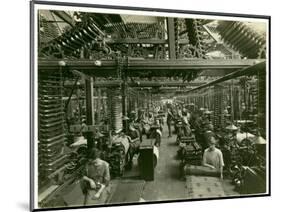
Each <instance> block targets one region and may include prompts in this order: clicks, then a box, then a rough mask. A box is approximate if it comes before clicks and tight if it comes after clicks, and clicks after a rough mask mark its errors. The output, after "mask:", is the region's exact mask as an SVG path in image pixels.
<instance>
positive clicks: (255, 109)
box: [31, 2, 270, 210]
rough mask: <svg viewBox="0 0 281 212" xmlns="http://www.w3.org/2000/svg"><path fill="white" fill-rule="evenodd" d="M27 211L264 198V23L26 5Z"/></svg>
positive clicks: (223, 16)
mask: <svg viewBox="0 0 281 212" xmlns="http://www.w3.org/2000/svg"><path fill="white" fill-rule="evenodd" d="M31 21H32V22H33V28H32V29H31V41H32V42H31V57H32V62H31V64H32V65H31V97H32V98H31V99H32V100H31V101H32V102H31V111H32V116H31V119H32V130H31V138H32V139H31V158H32V159H31V165H32V170H31V182H32V183H31V204H32V208H33V210H42V209H44V210H45V209H60V208H63V209H65V208H83V207H101V206H116V205H118V206H122V205H129V204H149V203H162V202H166V203H167V202H175V201H176V202H179V201H195V200H212V199H228V198H240V197H257V196H268V195H270V180H269V179H270V125H269V119H270V111H269V104H270V102H269V100H270V92H269V91H270V90H269V86H270V80H269V76H270V75H269V74H270V68H269V67H270V58H269V56H270V55H269V48H270V46H269V43H270V42H269V37H270V17H269V16H257V15H239V14H219V13H218V14H216V13H208V12H207V11H206V12H193V11H173V10H161V9H153V10H152V9H151V10H150V9H148V8H129V7H127V8H126V7H123V8H122V7H114V6H112V7H110V6H107V7H105V6H99V5H92V6H91V5H84V6H83V4H81V5H79V4H77V5H75V6H74V5H67V4H65V5H64V4H63V3H60V4H54V5H52V4H47V3H42V2H41V3H36V2H33V3H31Z"/></svg>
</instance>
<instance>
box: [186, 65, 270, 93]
mask: <svg viewBox="0 0 281 212" xmlns="http://www.w3.org/2000/svg"><path fill="white" fill-rule="evenodd" d="M265 70H266V63H265V61H263V62H260V63H258V64H255V65H253V66H250V67H247V68H243V69H241V70H238V71H235V72H233V73H230V74H227V75H226V76H224V77H221V78H219V79H216V80H214V81H211V82H209V83H207V84H205V85H201V86H199V87H197V88H194V89H191V90H189V91H187V93H190V92H194V91H197V90H200V89H202V88H207V87H210V86H212V85H216V84H218V83H222V82H225V81H227V80H230V79H234V78H237V77H241V76H249V75H255V74H258V73H261V72H265Z"/></svg>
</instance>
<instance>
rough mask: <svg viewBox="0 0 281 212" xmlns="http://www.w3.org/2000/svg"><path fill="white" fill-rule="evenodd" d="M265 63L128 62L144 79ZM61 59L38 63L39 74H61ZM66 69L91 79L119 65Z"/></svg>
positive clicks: (72, 64) (85, 63)
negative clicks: (44, 72)
mask: <svg viewBox="0 0 281 212" xmlns="http://www.w3.org/2000/svg"><path fill="white" fill-rule="evenodd" d="M262 61H265V60H256V59H248V60H241V59H229V60H224V59H216V60H206V59H193V60H175V59H174V60H145V59H133V58H130V59H129V60H128V67H127V73H128V76H140V77H141V76H142V74H144V75H145V74H146V73H149V74H150V75H151V76H153V75H155V76H164V77H165V76H167V74H175V73H176V71H203V70H223V69H224V70H225V69H229V70H233V71H234V70H237V69H242V68H245V67H249V66H252V65H254V64H256V63H257V62H262ZM59 62H60V60H39V61H38V69H39V70H40V71H52V72H53V71H58V70H59V68H60V66H59ZM64 62H65V64H66V65H65V67H64V69H65V70H69V71H71V70H79V71H81V72H83V73H85V74H88V75H89V76H96V77H99V76H100V77H106V76H112V77H114V76H115V75H116V74H117V73H116V67H117V63H116V61H115V60H101V64H100V65H96V64H97V63H96V61H94V60H84V59H83V60H64Z"/></svg>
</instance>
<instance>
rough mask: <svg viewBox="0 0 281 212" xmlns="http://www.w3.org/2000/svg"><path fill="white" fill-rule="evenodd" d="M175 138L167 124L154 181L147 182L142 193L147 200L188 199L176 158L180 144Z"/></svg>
mask: <svg viewBox="0 0 281 212" xmlns="http://www.w3.org/2000/svg"><path fill="white" fill-rule="evenodd" d="M175 140H176V135H173V136H172V137H171V138H168V129H167V126H166V125H165V127H164V130H163V135H162V143H161V147H160V158H159V161H158V164H157V166H156V169H155V176H154V181H151V182H146V183H145V186H144V190H143V193H142V198H143V199H144V200H145V201H160V200H162V201H164V200H175V199H186V197H187V195H186V192H187V190H186V189H185V182H184V181H183V180H181V178H180V170H179V161H178V160H176V152H177V150H178V146H177V145H176V144H175Z"/></svg>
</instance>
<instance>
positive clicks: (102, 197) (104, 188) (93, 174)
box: [81, 148, 110, 205]
mask: <svg viewBox="0 0 281 212" xmlns="http://www.w3.org/2000/svg"><path fill="white" fill-rule="evenodd" d="M109 182H110V172H109V164H108V163H107V162H106V161H104V160H102V159H100V152H99V150H98V149H95V148H94V149H92V150H91V151H90V154H89V161H88V163H87V164H86V166H85V170H84V173H83V177H82V181H81V183H82V184H81V186H82V191H83V193H84V194H85V200H84V205H93V204H98V203H105V201H106V198H107V196H108V195H109Z"/></svg>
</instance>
